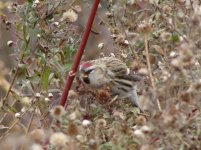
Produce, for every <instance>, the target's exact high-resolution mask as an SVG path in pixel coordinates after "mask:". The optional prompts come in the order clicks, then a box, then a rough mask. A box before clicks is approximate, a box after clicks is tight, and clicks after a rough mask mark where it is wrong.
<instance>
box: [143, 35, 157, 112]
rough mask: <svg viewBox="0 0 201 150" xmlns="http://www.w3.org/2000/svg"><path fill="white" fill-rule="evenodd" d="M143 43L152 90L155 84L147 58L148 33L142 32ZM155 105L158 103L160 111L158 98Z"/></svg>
mask: <svg viewBox="0 0 201 150" xmlns="http://www.w3.org/2000/svg"><path fill="white" fill-rule="evenodd" d="M144 44H145V51H146V59H147V67H148V72H149V77H150V80H151V86H152V87H153V89H154V92H155V91H156V86H155V82H154V78H153V75H152V70H151V64H150V60H149V49H148V33H147V32H146V33H144ZM156 102H157V105H158V109H159V111H160V112H161V104H160V102H159V100H158V98H157V99H156Z"/></svg>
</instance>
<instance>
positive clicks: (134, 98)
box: [130, 87, 144, 113]
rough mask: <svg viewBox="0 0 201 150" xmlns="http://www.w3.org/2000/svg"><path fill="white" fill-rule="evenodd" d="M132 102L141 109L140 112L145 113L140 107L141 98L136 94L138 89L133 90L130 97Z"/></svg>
mask: <svg viewBox="0 0 201 150" xmlns="http://www.w3.org/2000/svg"><path fill="white" fill-rule="evenodd" d="M130 100H131V102H132V104H133V106H134V107H138V108H139V109H140V112H141V113H143V112H144V111H143V110H142V109H141V107H140V105H139V98H138V95H137V92H136V87H135V88H134V89H133V90H132V94H131V96H130Z"/></svg>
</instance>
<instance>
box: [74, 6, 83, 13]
mask: <svg viewBox="0 0 201 150" xmlns="http://www.w3.org/2000/svg"><path fill="white" fill-rule="evenodd" d="M73 9H74V10H75V11H76V12H77V13H79V12H81V11H82V8H81V7H80V5H75V6H74V7H73Z"/></svg>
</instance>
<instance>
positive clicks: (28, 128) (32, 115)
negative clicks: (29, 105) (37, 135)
mask: <svg viewBox="0 0 201 150" xmlns="http://www.w3.org/2000/svg"><path fill="white" fill-rule="evenodd" d="M35 110H36V107H34V111H33V113H32V114H31V118H30V121H29V125H28V127H27V130H26V134H25V136H26V137H27V135H28V133H29V130H30V128H31V123H32V121H33V118H34V114H35ZM26 137H25V138H26ZM24 145H25V141H24V142H23V143H22V146H21V150H23V149H24Z"/></svg>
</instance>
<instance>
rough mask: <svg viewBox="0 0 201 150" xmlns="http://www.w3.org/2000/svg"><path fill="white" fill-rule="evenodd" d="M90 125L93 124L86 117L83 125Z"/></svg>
mask: <svg viewBox="0 0 201 150" xmlns="http://www.w3.org/2000/svg"><path fill="white" fill-rule="evenodd" d="M89 125H91V121H90V120H87V119H84V120H83V121H82V126H83V127H88V126H89Z"/></svg>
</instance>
